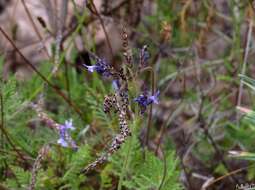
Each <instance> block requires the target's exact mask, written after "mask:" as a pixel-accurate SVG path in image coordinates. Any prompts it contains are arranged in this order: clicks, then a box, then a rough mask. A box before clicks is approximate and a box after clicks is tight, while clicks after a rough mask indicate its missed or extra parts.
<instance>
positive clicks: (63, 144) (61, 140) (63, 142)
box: [58, 138, 68, 147]
mask: <svg viewBox="0 0 255 190" xmlns="http://www.w3.org/2000/svg"><path fill="white" fill-rule="evenodd" d="M58 144H60V145H61V146H63V147H68V143H67V142H66V141H65V139H63V138H60V139H58Z"/></svg>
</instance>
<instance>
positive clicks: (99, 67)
mask: <svg viewBox="0 0 255 190" xmlns="http://www.w3.org/2000/svg"><path fill="white" fill-rule="evenodd" d="M83 66H84V67H86V68H87V69H88V71H89V72H91V73H93V72H94V71H96V72H97V73H98V74H101V75H103V76H105V77H109V76H110V75H111V66H110V65H109V63H107V62H106V60H105V59H99V58H98V59H97V60H96V64H95V65H91V66H89V65H85V64H84V65H83Z"/></svg>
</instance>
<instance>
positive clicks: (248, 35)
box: [237, 19, 253, 106]
mask: <svg viewBox="0 0 255 190" xmlns="http://www.w3.org/2000/svg"><path fill="white" fill-rule="evenodd" d="M252 28H253V19H250V22H249V28H248V33H247V38H246V47H245V52H244V59H243V65H242V71H241V74H242V75H245V72H246V67H247V59H248V55H249V51H250V43H251V40H252ZM242 92H243V79H241V82H240V86H239V91H238V100H237V106H240V105H241V101H242Z"/></svg>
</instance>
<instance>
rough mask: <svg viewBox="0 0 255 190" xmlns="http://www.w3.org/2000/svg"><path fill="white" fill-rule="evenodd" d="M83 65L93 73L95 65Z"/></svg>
mask: <svg viewBox="0 0 255 190" xmlns="http://www.w3.org/2000/svg"><path fill="white" fill-rule="evenodd" d="M83 66H84V67H86V68H87V69H88V71H89V72H91V73H93V72H94V71H95V70H96V68H97V66H96V65H92V66H88V65H85V64H83Z"/></svg>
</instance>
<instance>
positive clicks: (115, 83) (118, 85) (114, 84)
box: [112, 79, 120, 91]
mask: <svg viewBox="0 0 255 190" xmlns="http://www.w3.org/2000/svg"><path fill="white" fill-rule="evenodd" d="M112 86H113V88H114V90H116V91H117V90H118V89H119V88H120V81H119V80H117V79H116V80H113V81H112Z"/></svg>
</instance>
